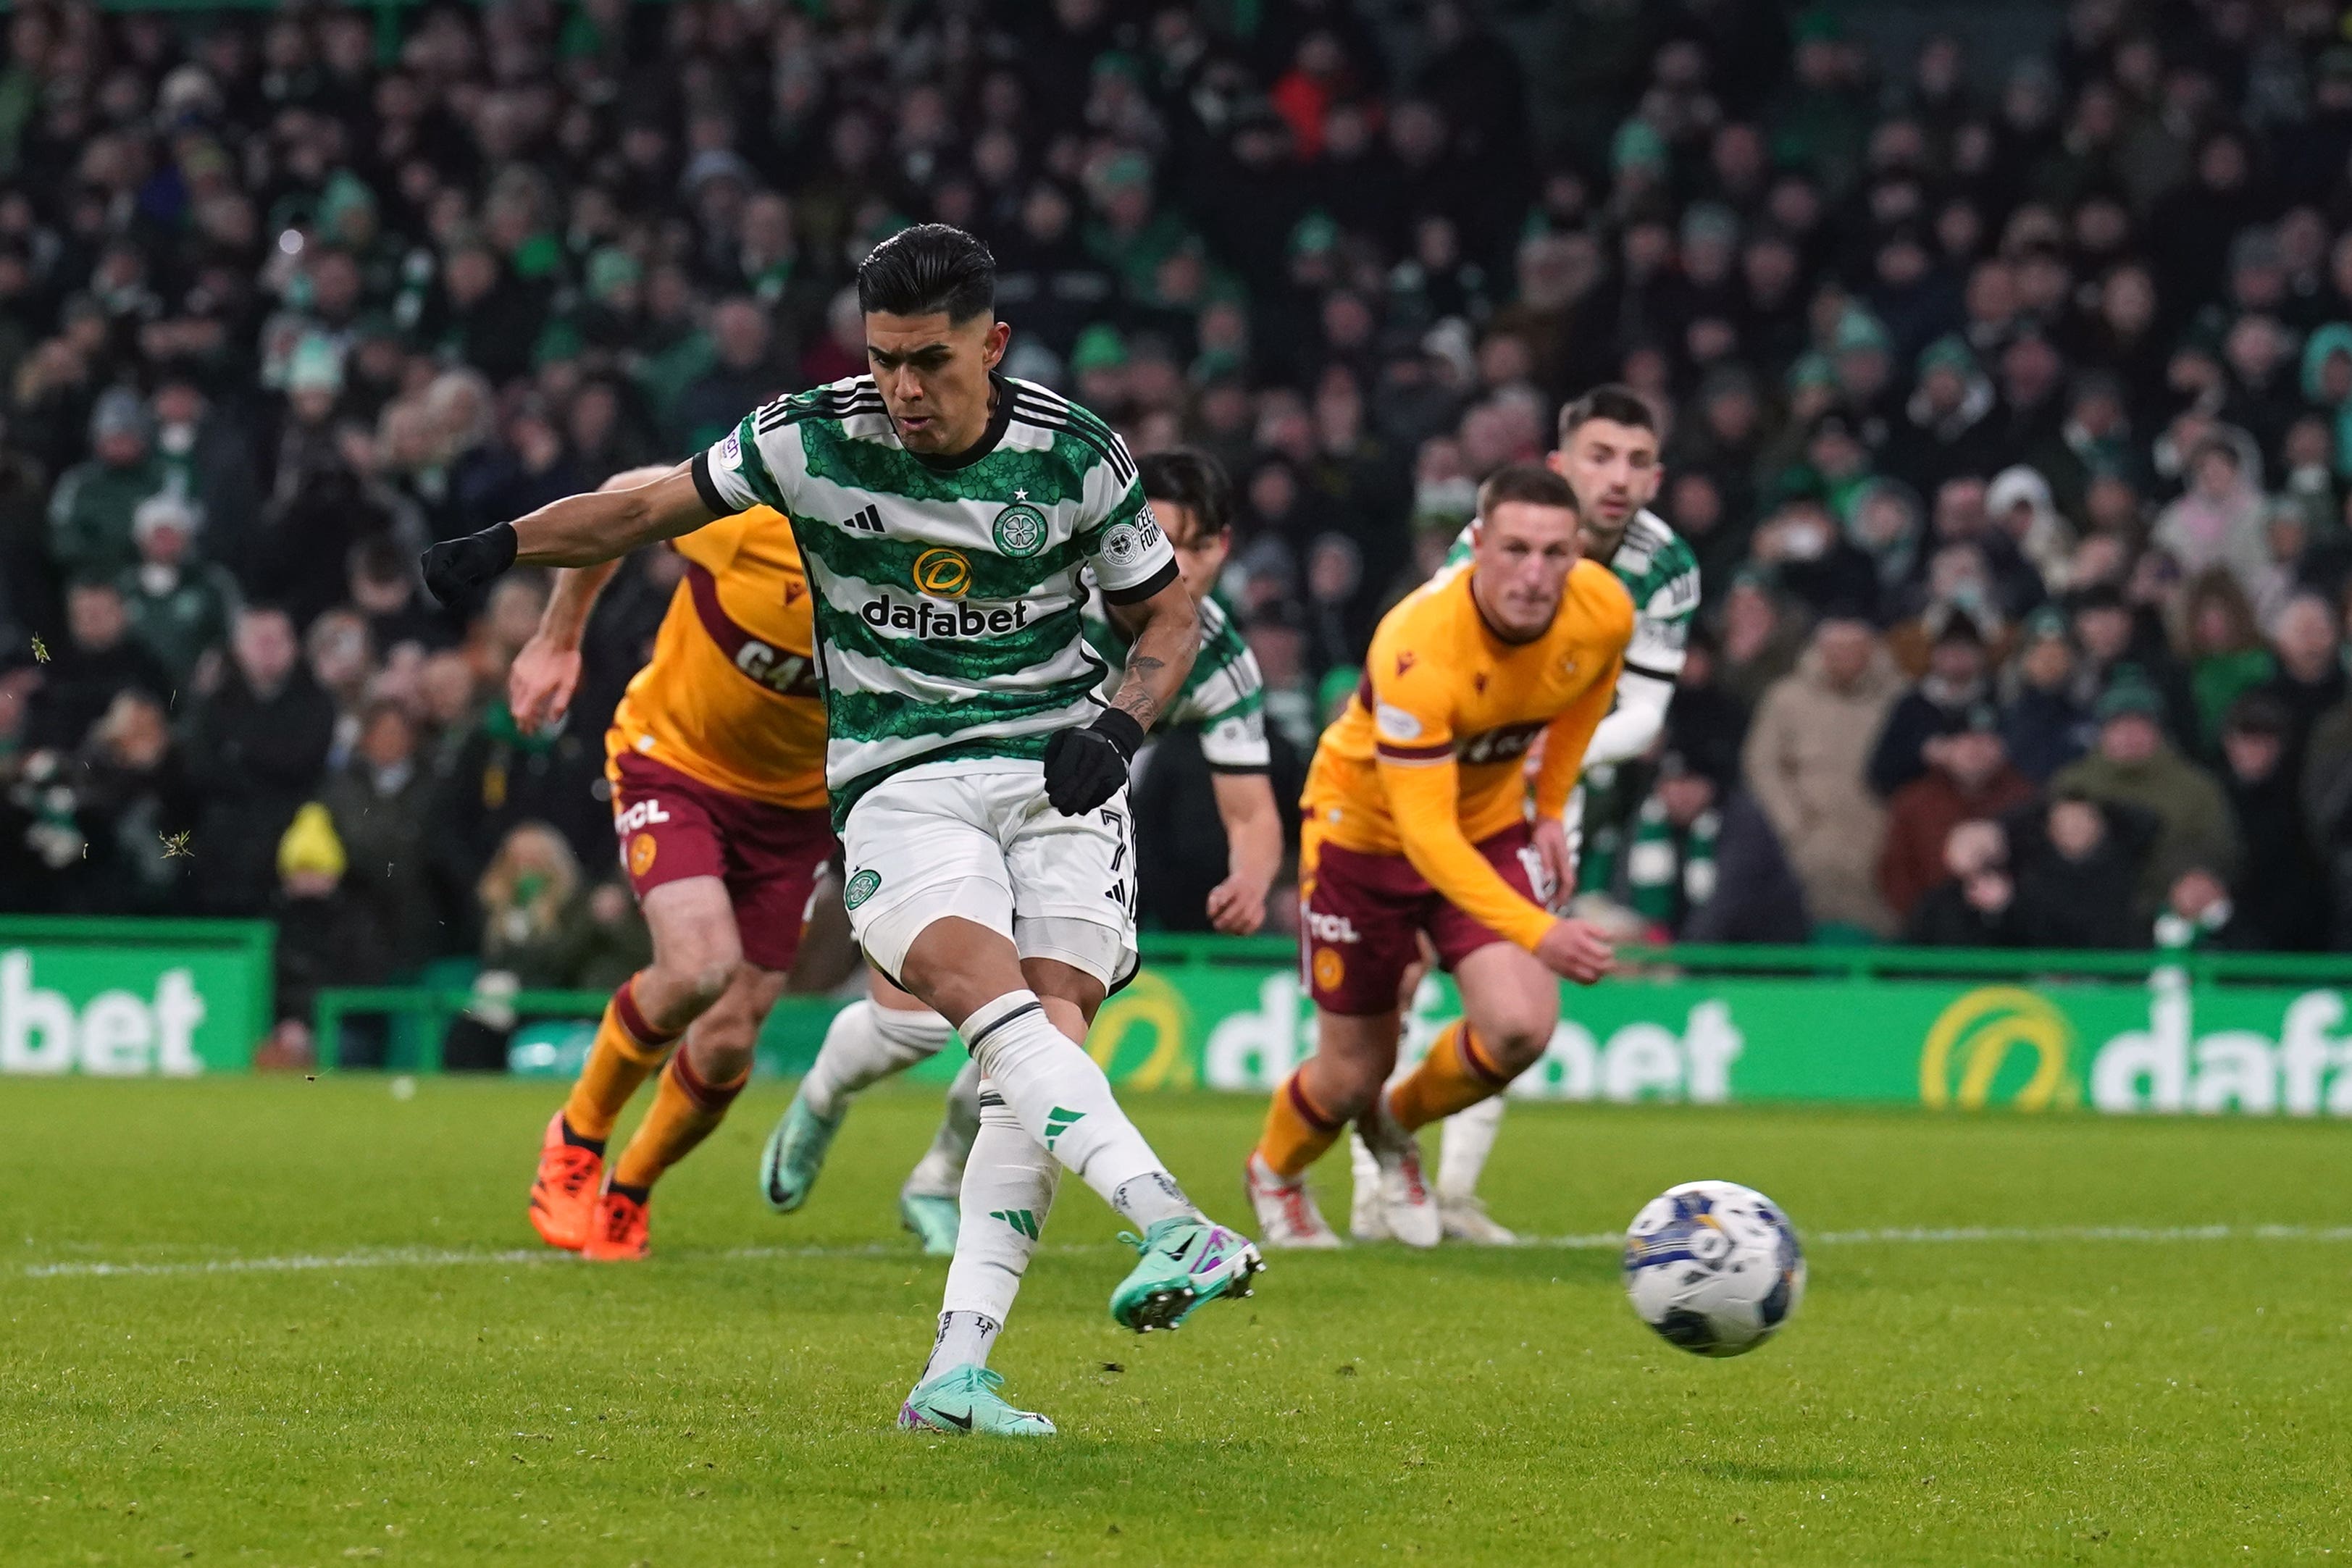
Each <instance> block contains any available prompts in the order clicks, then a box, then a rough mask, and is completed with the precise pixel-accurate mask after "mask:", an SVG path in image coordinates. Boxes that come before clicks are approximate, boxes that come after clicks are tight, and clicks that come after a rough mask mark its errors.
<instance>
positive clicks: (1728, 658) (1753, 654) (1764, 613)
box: [1720, 570, 1805, 710]
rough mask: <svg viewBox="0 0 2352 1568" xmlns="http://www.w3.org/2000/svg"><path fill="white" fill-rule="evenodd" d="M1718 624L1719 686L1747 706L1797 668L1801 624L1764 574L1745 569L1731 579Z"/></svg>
mask: <svg viewBox="0 0 2352 1568" xmlns="http://www.w3.org/2000/svg"><path fill="white" fill-rule="evenodd" d="M1722 627H1723V630H1722V633H1721V639H1720V641H1721V645H1722V659H1721V664H1722V671H1723V673H1722V675H1721V681H1722V685H1723V686H1724V689H1725V690H1727V691H1728V692H1729V693H1730V694H1731V695H1733V696H1734V697H1736V698H1738V701H1739V702H1740V703H1741V704H1742V705H1743V706H1747V707H1748V708H1749V709H1751V710H1752V709H1753V708H1754V707H1755V706H1756V705H1757V704H1758V703H1759V702H1761V701H1763V700H1764V694H1765V692H1766V691H1767V690H1769V688H1770V687H1771V685H1773V683H1775V682H1777V681H1779V680H1780V679H1781V678H1782V677H1783V676H1785V675H1787V674H1789V673H1790V671H1791V670H1793V669H1795V668H1796V667H1797V660H1798V658H1799V657H1800V656H1801V654H1802V653H1803V652H1804V649H1805V623H1804V622H1803V621H1802V620H1801V618H1800V617H1799V615H1798V614H1797V612H1795V611H1794V610H1793V609H1791V608H1790V605H1789V603H1788V601H1786V600H1784V599H1782V598H1781V597H1780V594H1779V592H1777V591H1775V590H1774V588H1773V586H1772V581H1771V578H1770V576H1769V574H1768V573H1765V572H1761V571H1753V570H1751V571H1748V572H1744V573H1742V574H1741V575H1740V576H1738V577H1737V578H1735V579H1733V580H1732V584H1731V592H1730V594H1729V595H1728V596H1727V598H1726V599H1725V600H1724V603H1723V612H1722Z"/></svg>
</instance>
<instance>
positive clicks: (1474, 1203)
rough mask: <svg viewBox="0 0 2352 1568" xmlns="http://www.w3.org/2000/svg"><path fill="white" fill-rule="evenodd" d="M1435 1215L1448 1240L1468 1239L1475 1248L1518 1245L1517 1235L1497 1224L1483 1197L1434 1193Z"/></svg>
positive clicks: (1508, 1228)
mask: <svg viewBox="0 0 2352 1568" xmlns="http://www.w3.org/2000/svg"><path fill="white" fill-rule="evenodd" d="M1437 1214H1438V1218H1439V1220H1440V1222H1441V1223H1442V1224H1443V1225H1444V1230H1445V1235H1446V1238H1447V1239H1449V1240H1453V1241H1467V1242H1469V1243H1470V1244H1471V1245H1472V1246H1474V1247H1517V1245H1518V1244H1519V1234H1518V1232H1517V1231H1516V1230H1513V1229H1512V1228H1510V1227H1509V1226H1507V1225H1504V1224H1501V1223H1499V1222H1498V1221H1496V1218H1495V1217H1494V1216H1493V1215H1490V1214H1488V1213H1487V1212H1486V1199H1485V1198H1483V1197H1477V1196H1476V1195H1475V1194H1473V1195H1472V1196H1470V1197H1446V1196H1445V1195H1444V1193H1440V1194H1438V1196H1437Z"/></svg>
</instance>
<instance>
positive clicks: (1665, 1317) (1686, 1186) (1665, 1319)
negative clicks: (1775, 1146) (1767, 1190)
mask: <svg viewBox="0 0 2352 1568" xmlns="http://www.w3.org/2000/svg"><path fill="white" fill-rule="evenodd" d="M1625 1294H1626V1296H1627V1297H1628V1298H1629V1299H1630V1300H1631V1301H1633V1310H1634V1311H1635V1312H1639V1313H1641V1314H1642V1321H1643V1322H1645V1323H1647V1324H1649V1325H1650V1326H1651V1327H1652V1328H1654V1329H1655V1330H1657V1331H1658V1334H1659V1337H1661V1338H1663V1339H1664V1340H1665V1341H1666V1342H1667V1343H1670V1344H1675V1345H1679V1346H1681V1347H1682V1348H1683V1349H1685V1350H1686V1351H1689V1352H1690V1353H1691V1354H1694V1355H1744V1354H1747V1353H1748V1352H1749V1351H1751V1350H1754V1349H1755V1348H1756V1347H1757V1346H1758V1345H1759V1344H1762V1343H1764V1342H1765V1341H1766V1340H1768V1339H1770V1338H1771V1337H1772V1335H1773V1334H1774V1333H1777V1332H1779V1330H1780V1325H1781V1324H1782V1323H1785V1322H1788V1321H1789V1318H1790V1314H1792V1313H1793V1312H1796V1310H1797V1303H1798V1302H1799V1301H1803V1300H1804V1298H1805V1255H1804V1252H1803V1250H1802V1249H1801V1248H1799V1247H1798V1245H1797V1230H1796V1227H1794V1226H1792V1225H1790V1223H1789V1217H1788V1216H1787V1215H1785V1214H1783V1213H1781V1212H1780V1205H1778V1204H1776V1203H1774V1202H1773V1201H1772V1200H1771V1199H1770V1198H1768V1197H1765V1196H1764V1195H1763V1194H1762V1193H1760V1192H1757V1191H1755V1190H1753V1189H1752V1188H1749V1187H1744V1186H1740V1185H1739V1184H1738V1183H1737V1182H1728V1181H1687V1182H1685V1183H1683V1185H1682V1186H1677V1187H1669V1188H1668V1189H1667V1190H1666V1191H1665V1192H1664V1193H1662V1194H1660V1195H1659V1196H1658V1197H1654V1198H1653V1199H1651V1200H1650V1202H1649V1203H1648V1204H1647V1205H1646V1206H1644V1207H1643V1209H1642V1212H1641V1213H1639V1214H1637V1215H1635V1216H1634V1217H1633V1225H1632V1226H1631V1227H1630V1228H1628V1229H1627V1230H1626V1232H1625Z"/></svg>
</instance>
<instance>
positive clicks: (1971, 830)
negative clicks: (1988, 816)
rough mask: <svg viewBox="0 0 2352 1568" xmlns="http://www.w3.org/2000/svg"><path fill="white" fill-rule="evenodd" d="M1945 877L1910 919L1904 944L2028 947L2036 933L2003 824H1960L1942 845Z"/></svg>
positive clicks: (1930, 889) (1971, 820) (1913, 909)
mask: <svg viewBox="0 0 2352 1568" xmlns="http://www.w3.org/2000/svg"><path fill="white" fill-rule="evenodd" d="M1937 868H1938V869H1939V871H1940V873H1941V875H1940V877H1939V878H1938V880H1937V881H1936V882H1935V883H1933V884H1931V885H1930V886H1929V887H1927V890H1926V891H1925V892H1923V893H1922V894H1920V895H1919V898H1918V899H1917V901H1916V903H1914V904H1912V906H1911V909H1910V912H1909V914H1908V915H1906V916H1905V919H1904V925H1903V940H1905V941H1906V942H1911V943H1916V944H1918V945H1919V946H1927V947H2023V946H2028V945H2030V943H2031V941H2032V933H2030V932H2029V931H2028V930H2027V929H2026V925H2025V918H2024V915H2023V913H2022V912H2021V910H2020V908H2019V907H2018V902H2017V879H2016V877H2015V875H2014V874H2013V873H2011V869H2010V863H2009V834H2008V832H2007V831H2005V830H2004V829H2003V828H2002V826H2001V824H2000V822H1998V821H1986V820H1985V819H1983V818H1980V817H1971V818H1969V819H1967V820H1965V821H1958V822H1955V823H1953V824H1952V825H1951V827H1950V828H1949V829H1948V830H1947V831H1946V832H1945V834H1944V839H1943V842H1942V843H1941V844H1940V845H1938V846H1937Z"/></svg>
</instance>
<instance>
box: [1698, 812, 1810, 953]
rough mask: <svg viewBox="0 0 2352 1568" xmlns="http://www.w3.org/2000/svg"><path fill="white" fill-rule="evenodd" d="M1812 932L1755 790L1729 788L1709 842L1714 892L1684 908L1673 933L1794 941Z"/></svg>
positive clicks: (1799, 889)
mask: <svg viewBox="0 0 2352 1568" xmlns="http://www.w3.org/2000/svg"><path fill="white" fill-rule="evenodd" d="M1680 880H1681V879H1680V878H1677V879H1676V881H1677V883H1679V882H1680ZM1812 934H1813V923H1812V920H1811V917H1810V916H1808V915H1806V913H1805V888H1804V884H1803V883H1801V882H1799V881H1798V880H1797V873H1795V872H1794V871H1793V870H1791V869H1790V865H1789V857H1788V856H1787V855H1786V854H1784V853H1782V852H1781V850H1780V835H1779V834H1777V833H1775V832H1773V831H1772V821H1771V819H1770V818H1769V817H1767V816H1765V814H1764V809H1763V808H1762V807H1761V806H1759V805H1758V804H1757V803H1756V797H1755V796H1753V795H1751V794H1749V793H1748V791H1747V790H1745V789H1734V790H1732V791H1731V793H1730V794H1729V795H1728V796H1727V797H1726V798H1725V800H1724V802H1723V828H1722V831H1721V833H1720V835H1719V836H1718V837H1717V840H1716V844H1715V892H1714V895H1713V896H1712V897H1710V898H1708V899H1707V900H1706V902H1705V903H1703V904H1699V905H1698V906H1697V907H1696V908H1695V909H1691V910H1689V911H1688V912H1687V913H1686V915H1685V918H1684V920H1683V923H1682V925H1681V928H1680V929H1679V930H1677V931H1676V932H1675V936H1676V939H1677V940H1680V941H1684V942H1787V943H1798V942H1807V941H1811V939H1812Z"/></svg>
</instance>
